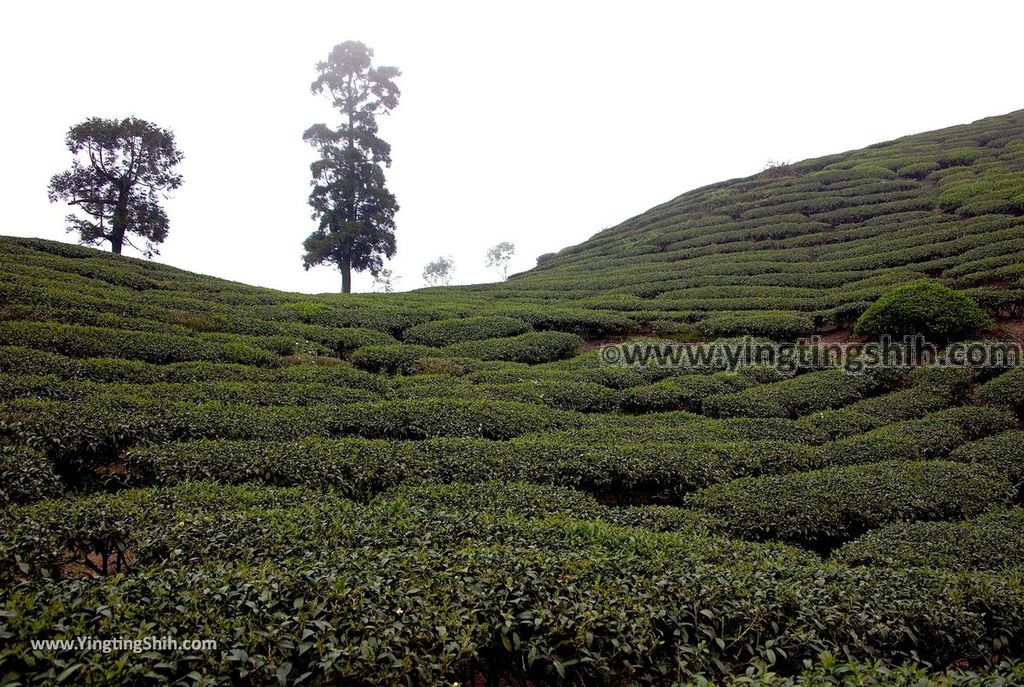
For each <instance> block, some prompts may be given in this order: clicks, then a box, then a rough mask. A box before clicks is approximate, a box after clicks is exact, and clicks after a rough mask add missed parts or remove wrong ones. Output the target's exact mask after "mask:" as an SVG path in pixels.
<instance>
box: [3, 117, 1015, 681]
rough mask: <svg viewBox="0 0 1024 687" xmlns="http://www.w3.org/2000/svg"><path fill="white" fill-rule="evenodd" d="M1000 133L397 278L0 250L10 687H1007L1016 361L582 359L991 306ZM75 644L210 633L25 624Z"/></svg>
mask: <svg viewBox="0 0 1024 687" xmlns="http://www.w3.org/2000/svg"><path fill="white" fill-rule="evenodd" d="M1022 156H1024V114H1013V115H1008V116H1006V117H999V118H993V119H990V120H984V121H983V122H979V123H976V124H973V125H970V126H967V127H957V128H954V129H949V130H945V131H941V132H934V133H931V134H924V135H921V136H915V137H910V138H907V139H902V140H900V141H897V142H893V143H890V144H885V145H880V146H874V147H872V148H869V149H867V150H864V151H858V152H855V153H848V154H843V155H838V156H833V157H830V158H827V159H823V160H816V161H809V162H804V163H797V164H795V165H792V166H790V167H788V168H785V169H775V170H771V171H770V173H766V174H763V175H761V176H760V177H759V178H751V179H744V180H737V181H732V182H726V183H723V184H719V185H716V186H713V187H709V188H706V189H701V190H698V191H694V192H692V193H689V194H686V195H684V196H682V197H680V198H678V199H676V200H675V201H672V202H670V203H668V204H666V205H664V206H661V207H659V208H656V209H654V210H651V211H650V212H648V213H645V214H644V215H642V216H640V217H638V218H634V219H633V220H630V221H629V222H626V223H625V224H623V225H621V226H619V227H616V228H613V229H610V230H607V231H605V232H602V233H601V234H599V235H597V236H596V237H595V238H594V239H592V240H591V241H588V242H586V243H584V244H581V245H580V246H576V247H574V248H570V249H566V250H565V251H562V253H560V254H558V255H557V256H555V257H552V258H550V259H548V260H546V261H544V262H543V264H541V265H540V266H539V267H538V268H537V269H535V270H532V271H530V272H528V273H525V274H522V275H519V276H517V277H515V278H513V279H511V280H509V281H508V282H505V283H502V284H494V285H481V286H474V287H452V288H441V289H428V290H424V291H419V292H413V293H407V294H388V295H347V296H344V295H331V294H327V295H320V296H308V295H301V294H289V293H283V292H278V291H273V290H270V289H262V288H257V287H251V286H246V285H242V284H237V283H232V282H227V281H224V280H220V279H215V278H211V277H205V276H202V275H196V274H191V273H188V272H184V271H181V270H177V269H174V268H170V267H167V266H164V265H160V264H157V263H152V262H147V261H142V260H136V259H131V258H121V257H113V256H110V255H107V254H105V253H102V252H99V251H96V250H92V249H87V248H81V247H78V246H72V245H67V244H61V243H55V242H50V241H42V240H35V239H13V238H0V638H2V639H3V642H2V644H0V678H2V679H0V682H3V683H4V684H7V683H12V684H13V683H18V684H40V685H42V684H54V683H58V682H63V683H66V684H81V685H107V684H123V685H129V684H131V685H135V684H166V683H178V684H190V685H191V684H195V685H200V684H203V685H209V684H225V685H227V684H233V685H237V684H254V685H255V684H358V685H378V684H429V685H434V684H438V685H441V684H447V685H451V684H456V683H457V684H461V685H499V684H500V685H544V684H580V685H582V684H587V685H591V684H597V685H625V684H658V685H667V684H707V683H706V682H703V681H704V680H710V681H712V682H713V683H714V684H744V685H747V684H754V685H758V684H760V685H792V684H908V685H909V684H932V683H935V681H937V680H945V682H943V683H941V684H956V685H960V684H963V685H968V684H971V685H977V684H991V685H997V684H998V685H1012V684H1021V683H1022V682H1024V558H1022V555H1021V551H1024V530H1022V528H1021V524H1022V523H1024V510H1022V506H1024V452H1022V449H1021V447H1022V446H1024V442H1022V438H1024V431H1022V428H1021V425H1020V420H1021V418H1022V415H1024V372H1022V370H1021V369H1020V368H1010V367H1004V368H999V369H970V368H964V367H957V366H940V365H925V366H917V367H915V368H913V369H894V368H876V369H869V370H867V371H865V372H864V373H862V374H850V373H848V372H847V371H844V370H842V369H838V368H836V367H830V366H827V365H821V364H817V363H806V364H800V365H797V366H796V369H794V370H778V369H775V368H773V367H769V366H767V365H750V366H747V367H745V368H743V369H741V370H739V371H724V370H722V369H721V367H720V366H718V365H715V364H702V363H695V364H690V365H687V366H678V367H671V366H657V365H642V366H635V367H626V366H610V365H608V364H606V361H605V360H604V358H603V357H602V349H600V348H595V343H596V342H604V341H608V340H611V341H614V342H616V344H615V345H617V346H625V345H628V344H627V343H623V340H630V337H634V336H650V335H651V333H652V332H653V333H669V332H674V333H675V334H676V335H677V336H681V337H683V336H685V337H689V336H690V335H694V336H704V337H708V338H710V337H712V336H715V335H718V334H724V333H728V334H734V333H755V334H769V335H772V336H775V337H779V338H787V337H791V336H794V335H797V334H802V333H807V332H809V331H811V330H815V329H817V330H819V331H826V330H829V329H830V328H834V327H837V326H846V325H847V324H848V323H849V322H850V320H851V319H852V318H854V317H856V316H857V315H859V314H860V313H861V312H862V311H863V310H864V308H865V307H866V306H867V304H868V303H870V302H872V301H873V300H875V298H876V297H877V296H878V295H880V294H881V293H882V292H884V291H886V290H887V289H888V288H889V287H890V286H892V285H893V284H895V283H900V282H903V281H908V280H912V279H915V278H918V277H920V276H922V275H927V276H930V277H933V278H936V279H938V280H940V281H943V282H945V283H947V284H948V285H951V286H955V287H959V288H961V289H965V290H966V291H967V293H969V294H970V295H971V296H972V297H973V298H975V299H976V300H978V301H979V302H980V303H981V304H983V305H984V306H985V307H986V308H988V309H989V310H990V312H992V313H993V314H994V315H996V316H997V317H1001V318H1003V319H1004V320H1005V319H1006V318H1014V317H1017V316H1018V313H1017V312H1016V310H1015V308H1017V307H1018V304H1019V303H1020V300H1019V295H1018V294H1019V292H1020V290H1021V282H1020V279H1021V275H1022V272H1021V271H1020V262H1019V261H1018V259H1017V257H1018V255H1019V251H1020V248H1021V240H1022V237H1021V235H1020V233H1019V232H1020V229H1019V226H1018V222H1019V221H1021V220H1022V219H1024V218H1022V217H1021V215H1020V212H1019V207H1020V206H1019V205H1018V203H1020V202H1021V198H1022V195H1021V194H1024V184H1021V183H1017V181H1016V176H1015V175H1017V174H1019V173H1024V172H1022V171H1018V170H1020V169H1021V166H1022V165H1024V157H1022ZM886 170H888V171H886ZM971 307H972V308H973V307H974V306H973V305H972V306H971ZM1004 324H1005V322H1004ZM705 345H706V344H705ZM605 350H607V349H605ZM614 350H622V349H614ZM77 636H88V637H93V638H96V639H106V638H125V637H127V638H132V639H141V638H144V637H148V636H157V637H165V636H171V637H174V638H177V639H211V640H214V641H216V642H217V647H216V649H207V650H202V651H200V650H191V649H188V648H185V647H178V648H171V649H167V650H160V651H139V652H136V651H135V650H134V647H133V646H131V645H122V646H118V647H114V648H112V649H111V651H110V652H109V653H103V652H101V651H81V650H78V649H75V648H71V647H56V646H51V647H36V648H33V647H32V646H31V644H30V641H31V640H35V639H68V638H74V637H77ZM796 680H802V682H799V683H796V682H794V681H796Z"/></svg>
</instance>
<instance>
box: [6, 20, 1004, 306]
mask: <svg viewBox="0 0 1024 687" xmlns="http://www.w3.org/2000/svg"><path fill="white" fill-rule="evenodd" d="M3 15H4V16H3V21H2V26H0V74H2V93H3V96H4V97H3V101H2V105H0V200H2V207H3V220H2V225H0V234H13V235H18V236H41V237H47V238H53V239H59V240H66V241H70V240H73V237H72V236H70V235H68V234H66V233H65V232H64V229H63V217H64V215H65V214H66V212H67V208H66V207H61V206H59V205H53V206H51V205H50V204H49V203H48V202H47V198H46V185H47V182H48V180H49V177H50V176H51V175H52V174H54V173H55V172H57V171H60V170H61V169H62V168H64V167H66V166H67V164H68V163H69V161H70V153H68V152H67V150H66V149H65V148H64V142H63V139H64V134H65V132H66V130H67V129H68V127H69V126H70V125H72V124H74V123H76V122H78V121H80V120H82V119H84V118H85V117H88V116H104V117H122V116H128V115H134V116H138V117H142V118H145V119H149V120H151V121H153V122H155V123H157V124H159V125H161V126H164V127H167V128H170V129H172V130H173V131H174V132H175V134H176V135H177V139H178V143H179V147H180V148H181V149H182V150H183V151H184V153H185V156H186V159H185V161H184V162H183V163H182V165H181V171H182V173H183V174H184V176H185V184H184V185H183V186H182V188H181V189H179V190H178V191H177V192H176V194H175V196H174V198H172V199H171V200H170V201H168V202H167V210H168V213H169V215H170V218H171V233H170V237H169V239H168V240H167V242H166V243H165V244H164V245H163V247H162V255H161V256H160V258H158V259H159V260H161V261H163V262H167V263H170V264H172V265H175V266H178V267H182V268H185V269H189V270H193V271H196V272H202V273H206V274H213V275H217V276H221V277H226V278H229V279H234V280H238V281H242V282H247V283H251V284H260V285H265V286H272V287H275V288H280V289H287V290H291V291H304V292H322V291H336V290H337V289H338V288H339V284H340V280H339V277H338V274H337V272H336V271H333V270H331V269H330V268H327V267H322V268H317V269H314V270H311V271H309V272H305V271H303V269H302V266H301V261H300V255H301V245H300V244H301V242H302V239H303V238H304V237H305V236H306V235H307V234H308V233H309V232H310V231H311V230H312V228H313V221H312V220H311V219H310V216H309V210H308V206H307V205H306V198H307V195H308V190H309V168H308V166H309V163H310V162H311V161H312V159H313V151H312V149H311V148H310V147H309V146H307V145H306V144H305V143H304V142H303V141H302V132H303V131H304V130H305V129H306V127H308V126H309V125H310V124H312V123H314V122H317V121H326V122H328V123H334V119H335V118H334V117H333V115H332V111H331V110H330V108H329V106H328V104H327V102H326V100H324V99H322V98H318V97H315V96H313V95H311V94H310V93H309V83H310V82H311V81H312V80H313V78H314V65H315V63H316V62H317V61H318V60H321V59H323V58H324V57H325V56H326V55H327V53H328V51H329V50H330V49H331V47H332V46H333V45H335V44H336V43H339V42H341V41H344V40H349V39H355V40H361V41H363V42H364V43H366V44H368V45H369V46H370V47H372V48H373V49H374V50H375V51H376V61H377V63H378V64H388V65H394V66H397V67H399V68H400V69H401V70H402V76H401V78H400V80H399V85H400V88H401V90H402V99H401V102H400V104H399V107H398V109H397V110H396V111H395V112H394V113H393V114H392V115H391V116H390V117H388V118H386V119H385V120H383V121H382V126H381V131H382V135H383V136H384V138H385V139H387V140H388V141H390V143H391V144H392V150H393V158H394V165H393V166H392V168H391V169H390V170H389V172H388V180H389V185H390V187H391V189H392V191H393V192H394V193H395V195H396V196H397V197H398V201H399V203H400V204H401V208H402V209H401V211H400V212H399V214H398V216H397V223H398V231H397V237H398V255H397V256H396V258H395V259H394V260H393V261H392V263H391V265H390V267H391V268H392V269H393V270H394V271H395V272H396V273H397V274H399V275H401V281H400V282H399V284H398V286H399V287H400V288H402V289H410V288H417V287H419V286H421V285H422V281H421V278H420V273H421V271H422V267H423V264H424V263H425V262H427V261H428V260H430V259H432V258H434V257H436V256H438V255H441V254H448V255H451V256H453V257H454V260H455V263H456V272H455V281H456V282H457V283H473V282H481V281H492V280H493V279H494V278H495V274H494V273H493V272H491V271H488V270H487V269H486V268H485V267H484V252H485V250H486V249H487V247H488V246H490V245H493V244H494V243H497V242H498V241H504V240H509V241H513V242H515V244H516V246H517V248H518V254H517V256H516V257H515V259H514V261H513V265H512V267H513V269H514V271H516V270H523V269H527V268H529V267H531V266H533V264H534V259H535V258H536V256H537V255H539V254H541V253H545V252H549V251H556V250H558V249H560V248H563V247H565V246H568V245H571V244H575V243H579V242H580V241H583V240H585V239H586V238H588V237H589V236H591V235H592V234H594V233H595V232H597V231H599V230H601V229H603V228H606V227H609V226H613V225H615V224H617V223H618V222H620V221H622V220H624V219H626V218H628V217H630V216H632V215H635V214H637V213H639V212H642V211H643V210H645V209H647V208H648V207H650V206H652V205H655V204H658V203H660V202H663V201H666V200H668V199H670V198H672V197H674V196H676V195H678V194H680V193H682V192H684V191H687V190H689V189H692V188H695V187H698V186H702V185H704V184H708V183H712V182H715V181H719V180H722V179H726V178H732V177H738V176H746V175H748V174H751V173H754V172H756V171H758V170H760V169H761V168H762V167H763V166H764V164H765V162H766V161H767V160H792V161H796V160H799V159H803V158H807V157H813V156H817V155H823V154H827V153H832V152H839V151H842V150H848V149H851V148H859V147H862V146H864V145H867V144H870V143H873V142H876V141H881V140H886V139H891V138H895V137H897V136H900V135H903V134H910V133H915V132H919V131H926V130H929V129H934V128H939V127H943V126H948V125H952V124H959V123H964V122H969V121H972V120H974V119H978V118H981V117H985V116H988V115H996V114H1003V113H1006V112H1009V111H1012V110H1015V109H1021V108H1024V88H1022V87H1021V72H1020V68H1021V64H1022V62H1021V37H1020V32H1021V26H1022V25H1024V21H1022V20H1024V7H1022V6H1021V5H1020V4H1017V3H1009V2H992V3H985V2H977V1H975V2H972V3H955V4H954V3H941V2H902V3H897V2H891V1H888V2H863V1H858V2H851V3H843V4H840V3H830V2H820V1H819V2H807V3H803V2H801V3H796V2H793V3H766V2H751V3H740V2H718V1H711V0H708V1H707V2H703V3H696V2H687V3H683V2H664V3H644V2H614V3H601V2H581V3H570V2H564V3H562V2H553V1H550V0H549V1H548V2H544V3H531V2H522V1H519V2H514V3H512V2H509V3H491V2H472V3H464V4H455V3H440V2H410V3H398V2H373V1H371V0H361V1H359V2H350V1H348V0H334V1H332V2H326V3H304V2H288V3H284V2H282V3H277V4H276V5H262V4H259V3H251V2H250V3H239V4H228V3H220V2H204V3H196V4H192V3H188V2H177V3H148V2H141V1H138V0H136V1H135V2H125V3H114V2H98V1H96V0H90V1H89V2H81V1H78V2H66V3H65V2H21V3H9V4H6V5H5V6H4V11H3ZM354 283H355V286H354V290H356V291H360V290H368V289H369V288H370V278H369V277H368V276H367V275H358V276H356V278H355V282H354Z"/></svg>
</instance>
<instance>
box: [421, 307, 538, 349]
mask: <svg viewBox="0 0 1024 687" xmlns="http://www.w3.org/2000/svg"><path fill="white" fill-rule="evenodd" d="M530 329H531V327H530V325H528V324H527V323H525V322H523V321H522V320H517V319H515V318H512V317H502V316H497V315H495V316H485V315H481V316H479V317H464V318H459V319H454V320H435V321H433V322H424V323H423V324H418V325H416V326H415V327H410V328H409V329H407V330H405V331H404V332H403V333H402V337H403V338H404V339H405V341H407V342H409V343H414V344H422V345H424V346H433V347H436V348H441V347H443V346H449V345H451V344H456V343H462V342H463V341H476V340H478V339H497V338H503V337H508V336H518V335H519V334H525V333H526V332H528V331H530Z"/></svg>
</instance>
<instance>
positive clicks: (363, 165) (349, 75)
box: [302, 41, 400, 293]
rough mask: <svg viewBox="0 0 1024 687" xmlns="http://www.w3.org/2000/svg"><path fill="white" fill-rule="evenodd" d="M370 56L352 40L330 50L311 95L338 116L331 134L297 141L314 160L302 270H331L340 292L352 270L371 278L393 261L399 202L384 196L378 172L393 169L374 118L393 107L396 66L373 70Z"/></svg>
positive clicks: (322, 127) (315, 131)
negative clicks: (311, 150) (310, 228)
mask: <svg viewBox="0 0 1024 687" xmlns="http://www.w3.org/2000/svg"><path fill="white" fill-rule="evenodd" d="M372 60H373V50H371V49H370V48H368V47H366V46H365V45H363V44H362V43H360V42H358V41H346V42H344V43H341V44H339V45H336V46H334V49H333V50H331V54H330V55H328V57H327V60H326V61H324V62H320V63H319V64H317V66H316V68H317V71H318V72H319V74H318V76H317V78H316V80H315V81H314V82H313V84H312V86H311V88H312V91H313V93H326V94H327V95H328V96H329V97H330V99H331V102H332V103H333V105H334V107H336V108H337V109H338V110H339V111H340V112H341V119H342V121H341V124H340V125H339V126H338V127H337V128H336V129H332V128H331V127H329V126H327V125H326V124H314V125H313V126H311V127H310V128H309V129H308V130H307V131H306V133H305V134H303V138H304V139H305V140H306V141H307V142H308V143H310V144H311V145H313V146H314V147H316V149H317V151H318V152H319V154H320V158H319V159H318V160H317V161H316V162H314V163H313V164H312V165H311V166H310V170H311V172H312V175H313V181H312V185H313V190H312V192H310V194H309V204H310V206H311V207H312V208H313V219H315V220H317V222H318V223H319V224H318V226H317V229H316V231H314V232H313V233H312V234H310V235H309V236H308V237H307V238H306V240H305V241H304V242H303V244H302V246H303V248H304V249H305V253H304V254H303V257H302V262H303V266H304V267H305V268H306V269H309V268H310V267H313V266H314V265H320V264H324V263H327V264H332V265H335V266H336V267H337V268H338V271H340V272H341V290H342V292H344V293H349V292H351V291H352V270H356V271H357V272H361V271H364V270H368V271H369V272H370V274H372V275H375V276H376V274H377V273H378V272H379V271H380V270H381V268H382V265H383V259H384V258H390V257H392V256H393V255H394V254H395V250H396V245H395V213H396V212H398V202H397V201H396V200H395V196H394V195H393V194H392V193H391V192H390V191H389V190H388V189H387V187H386V186H385V180H384V168H385V167H390V166H391V146H390V145H388V143H387V142H386V141H384V140H383V139H381V138H380V137H379V136H378V135H377V115H382V114H387V113H389V112H390V111H391V110H393V109H394V108H395V107H397V105H398V97H399V95H400V93H399V90H398V86H396V85H395V81H394V80H395V78H396V77H398V76H399V74H400V72H399V71H398V69H396V68H395V67H374V66H373V64H372Z"/></svg>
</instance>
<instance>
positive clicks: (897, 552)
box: [835, 508, 1024, 570]
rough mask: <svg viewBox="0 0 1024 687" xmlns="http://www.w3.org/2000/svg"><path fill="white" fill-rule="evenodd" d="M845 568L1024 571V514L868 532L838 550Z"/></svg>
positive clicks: (998, 513) (1015, 511) (1016, 511)
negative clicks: (857, 566) (878, 567)
mask: <svg viewBox="0 0 1024 687" xmlns="http://www.w3.org/2000/svg"><path fill="white" fill-rule="evenodd" d="M835 557H836V559H837V560H839V561H842V562H843V563H845V564H847V565H874V566H885V567H892V568H907V567H920V568H947V569H950V570H977V569H981V570H999V569H1002V568H1024V510H1021V509H1020V508H1014V509H1012V510H1008V511H995V512H992V513H986V514H985V515H982V516H980V517H978V518H975V519H974V520H968V521H967V522H915V523H900V524H898V525H888V526H886V527H882V528H879V529H877V530H873V531H871V532H868V533H867V534H865V535H864V536H862V537H860V538H858V539H856V540H854V541H852V542H850V543H849V544H846V545H845V546H843V547H842V548H841V549H839V550H838V551H837V552H836V554H835Z"/></svg>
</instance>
